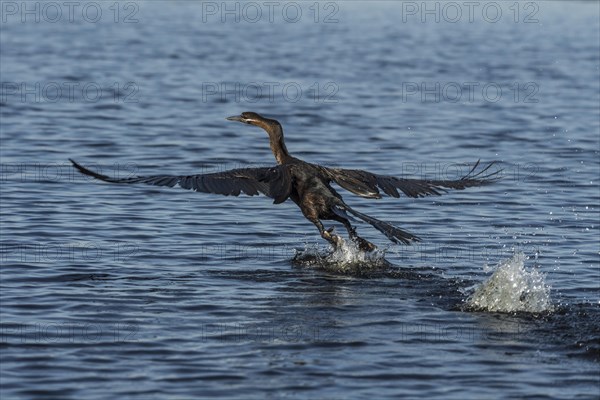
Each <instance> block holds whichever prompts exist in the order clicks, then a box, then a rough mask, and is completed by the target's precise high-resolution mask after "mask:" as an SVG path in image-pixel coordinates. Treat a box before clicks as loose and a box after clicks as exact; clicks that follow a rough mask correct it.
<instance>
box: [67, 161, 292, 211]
mask: <svg viewBox="0 0 600 400" xmlns="http://www.w3.org/2000/svg"><path fill="white" fill-rule="evenodd" d="M69 161H71V162H72V163H73V166H74V167H75V168H77V170H79V172H81V173H82V174H84V175H89V176H92V177H94V178H96V179H99V180H101V181H104V182H110V183H145V184H148V185H155V186H168V187H174V186H179V187H181V188H183V189H189V190H194V191H196V192H204V193H215V194H222V195H225V196H239V195H240V194H242V193H244V194H246V195H249V196H255V195H258V194H260V193H262V194H264V195H266V196H269V197H271V198H273V199H275V202H279V203H281V202H283V201H285V200H286V199H287V197H288V196H289V192H290V190H291V189H290V188H291V186H292V185H291V177H290V174H289V171H288V170H287V168H283V167H284V166H281V165H279V166H275V167H265V168H239V169H232V170H229V171H222V172H216V173H211V174H198V175H152V176H136V177H131V178H111V177H110V176H107V175H102V174H99V173H97V172H94V171H92V170H90V169H87V168H85V167H84V166H82V165H80V164H78V163H76V162H75V161H73V160H71V159H70V160H69Z"/></svg>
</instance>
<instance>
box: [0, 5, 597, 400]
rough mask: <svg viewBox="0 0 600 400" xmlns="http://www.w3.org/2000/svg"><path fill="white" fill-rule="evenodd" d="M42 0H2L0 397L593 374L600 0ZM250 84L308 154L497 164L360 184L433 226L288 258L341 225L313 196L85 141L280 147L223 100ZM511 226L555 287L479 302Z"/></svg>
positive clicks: (241, 100)
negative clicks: (373, 267) (186, 184)
mask: <svg viewBox="0 0 600 400" xmlns="http://www.w3.org/2000/svg"><path fill="white" fill-rule="evenodd" d="M24 4H25V3H21V2H2V4H1V5H2V26H1V36H0V44H1V57H2V58H1V64H0V70H1V81H2V93H1V95H2V98H1V99H0V115H1V126H0V131H1V139H2V146H1V150H0V156H1V164H2V176H1V205H2V208H1V213H2V224H1V236H2V237H1V246H2V247H1V249H0V250H1V252H0V256H1V257H2V259H1V261H2V268H1V275H0V284H1V291H2V304H1V309H0V311H1V314H0V320H1V321H0V322H1V340H0V349H1V351H2V356H1V361H2V362H1V364H0V373H1V376H0V383H1V387H0V392H1V395H2V398H3V399H8V398H73V399H82V398H86V399H100V398H132V399H151V398H208V397H214V396H217V395H218V396H224V397H228V398H240V399H248V398H283V397H287V398H339V399H341V398H344V399H347V398H357V399H358V398H366V397H367V396H371V397H372V398H398V397H401V396H405V397H410V398H414V397H417V396H418V397H422V398H472V399H481V398H500V397H502V398H523V397H526V396H530V397H531V398H597V396H598V393H599V374H598V372H599V364H598V362H599V358H600V328H599V326H600V310H599V308H600V303H599V301H600V300H599V297H600V296H599V294H600V289H599V280H600V275H599V253H598V245H599V227H598V226H599V224H600V221H599V212H598V204H599V200H600V192H599V186H598V179H599V174H600V163H599V157H598V151H599V130H600V127H599V112H598V107H599V101H600V99H599V93H600V88H599V78H598V74H599V69H600V63H599V61H598V54H599V51H600V45H599V43H598V35H599V31H600V30H599V5H598V3H596V2H569V3H566V2H564V3H563V2H545V1H543V2H529V3H518V4H517V3H514V4H513V3H512V2H501V3H494V4H496V6H494V5H493V4H492V6H490V5H489V3H485V2H483V3H477V6H476V7H475V8H474V9H473V13H472V14H470V13H469V9H468V8H467V7H466V6H462V7H461V8H459V9H458V12H459V13H458V14H457V13H456V11H457V10H456V7H455V9H453V8H452V7H454V6H448V3H436V2H430V3H428V5H429V6H428V7H430V8H429V9H431V10H433V11H432V12H433V14H431V13H427V12H426V10H424V9H422V7H423V3H421V2H391V1H389V2H329V3H326V2H322V3H313V2H302V3H293V5H290V3H280V4H279V5H278V6H277V8H275V9H274V10H273V13H272V14H269V9H268V8H267V6H264V5H262V6H261V4H262V3H233V2H230V3H227V5H225V4H224V3H221V2H175V1H172V2H171V1H170V2H166V1H151V2H150V1H148V2H135V3H134V2H130V3H127V2H117V3H113V2H98V3H94V4H95V5H94V4H92V5H90V4H91V3H88V2H83V3H81V5H80V6H79V7H80V8H76V9H75V10H74V12H73V15H72V18H71V19H72V21H71V20H70V14H69V10H68V8H67V6H65V5H61V4H62V3H60V2H58V3H45V2H42V3H36V2H30V3H27V4H26V5H24ZM36 4H37V5H36ZM56 4H58V8H57V6H56ZM236 4H237V5H236ZM249 4H250V5H249ZM256 4H258V7H260V11H261V13H262V14H256V11H257V10H259V9H257V8H256ZM453 4H459V5H460V4H461V3H453ZM515 4H517V6H515ZM22 7H29V8H28V10H29V11H30V13H29V14H28V13H27V10H23V9H22ZM36 7H37V8H36ZM53 7H54V8H53ZM224 7H228V8H227V10H233V12H232V13H230V14H228V13H227V12H225V11H226V10H225V9H224ZM236 7H237V8H236ZM252 7H254V9H253V8H252ZM286 7H287V8H286ZM490 7H492V8H490ZM494 7H496V8H499V11H500V12H501V15H499V17H497V14H495V12H496V11H498V10H497V9H495V8H494ZM98 8H99V10H100V11H101V12H102V14H101V15H99V14H95V12H97V11H98V10H97V9H98ZM298 9H299V10H300V11H301V13H302V14H301V15H300V14H297V12H298ZM31 10H33V11H31ZM36 10H37V11H36ZM56 10H58V11H62V14H61V16H60V18H58V21H57V22H51V21H52V20H54V19H57V17H58V14H56ZM83 10H85V12H84V13H83V14H82V11H83ZM236 10H238V11H236ZM284 10H285V11H284ZM317 10H318V14H317ZM436 10H437V11H436ZM483 10H485V12H484V11H483ZM117 11H118V14H117ZM36 13H37V15H36ZM36 17H38V18H39V22H38V23H36V22H35V18H36ZM235 17H238V18H239V22H236V21H235V20H234V18H235ZM257 17H258V19H257ZM436 17H438V18H439V22H436V20H435V18H436ZM222 18H224V19H225V21H224V22H223V21H222ZM270 18H271V21H270V20H269V19H270ZM96 19H97V21H95V20H96ZM296 19H297V20H298V21H297V22H295V23H294V22H293V21H294V20H296ZM469 19H471V20H472V21H470V20H469ZM496 19H498V21H497V22H493V21H495V20H496ZM253 20H256V21H255V22H252V21H253ZM454 20H456V22H450V21H454ZM115 21H116V22H115ZM59 89H60V90H59ZM247 110H252V111H258V112H261V113H263V114H265V115H267V116H271V117H275V118H277V119H279V120H280V121H281V122H282V124H283V126H284V130H285V132H286V134H287V144H288V148H289V150H290V151H291V152H292V153H293V154H294V155H296V156H298V157H302V158H304V159H306V160H308V161H313V162H319V163H322V164H326V165H331V166H345V167H353V168H354V167H356V168H364V169H367V170H371V171H374V172H379V173H384V174H395V175H407V176H408V175H410V176H416V177H427V178H440V177H443V178H449V179H455V178H458V177H460V176H461V174H462V173H465V172H467V170H468V167H467V165H466V164H463V163H465V162H469V163H473V162H475V161H476V160H477V159H479V158H481V159H482V160H483V161H486V162H488V161H492V160H497V161H499V164H498V166H499V168H503V171H502V175H503V180H502V181H501V182H499V183H498V184H496V185H493V186H489V187H485V188H481V189H470V190H467V191H463V192H453V193H450V194H448V195H445V196H443V197H436V198H426V199H406V198H401V199H382V200H379V201H372V200H369V201H367V200H364V199H358V198H353V197H352V196H351V195H350V194H345V198H346V200H347V201H348V202H349V203H350V204H351V205H353V206H355V207H356V208H357V209H359V210H361V211H363V212H366V213H369V214H371V215H374V216H376V217H378V218H381V219H384V220H387V221H390V222H392V223H394V224H396V225H398V226H401V227H403V228H405V229H407V230H410V231H412V232H415V233H416V234H418V235H420V236H421V237H422V238H423V239H424V241H423V243H422V244H421V245H419V246H413V247H402V246H390V247H389V248H388V249H387V255H386V258H387V260H388V261H389V262H390V263H392V264H393V265H394V266H393V268H392V269H391V270H388V271H382V272H379V273H371V274H362V275H352V274H343V273H335V272H331V271H322V270H319V269H315V268H310V267H299V266H297V265H295V264H293V263H292V258H293V257H294V249H296V248H299V249H304V248H305V246H308V247H310V246H314V245H319V246H321V248H322V251H325V250H326V246H325V245H324V244H323V243H322V242H321V239H320V237H319V236H318V234H317V231H316V229H314V227H313V226H312V225H311V224H310V223H308V222H307V221H306V220H304V218H303V217H302V215H301V214H300V212H299V211H298V210H297V208H296V207H295V206H294V205H293V204H292V203H284V204H281V205H278V206H273V205H272V204H271V202H270V201H269V200H268V199H265V198H261V197H253V198H225V197H219V196H211V195H205V194H198V193H192V192H187V191H183V190H176V189H164V188H154V187H134V186H128V187H122V186H116V185H109V184H103V183H98V182H92V181H90V180H88V179H85V178H84V177H82V176H79V175H77V174H75V173H74V172H73V171H72V170H71V168H70V167H69V165H68V162H67V159H68V158H69V157H70V158H75V159H77V160H79V161H81V162H83V163H85V164H86V165H90V166H91V165H95V166H96V167H97V168H102V171H103V172H105V173H108V174H111V175H114V174H125V175H127V174H131V173H135V174H153V173H200V172H214V171H218V170H222V169H229V168H236V167H240V166H246V165H257V164H258V165H264V164H271V163H272V162H273V158H272V155H271V153H270V151H269V149H268V142H267V138H266V135H265V134H264V132H262V131H260V130H258V129H256V128H253V127H249V126H242V125H239V124H235V123H232V122H228V121H225V119H224V118H225V117H226V116H229V115H233V114H238V113H240V112H242V111H247ZM338 229H339V228H338ZM358 229H359V232H360V233H362V234H363V235H364V236H365V237H367V238H369V240H371V241H374V242H375V243H377V244H378V245H379V246H380V247H382V248H384V247H385V246H387V245H388V243H387V242H386V239H385V238H384V237H383V236H382V235H380V234H379V232H377V231H375V230H373V229H372V228H371V227H369V226H365V225H360V226H359V227H358ZM515 251H523V252H524V253H525V255H527V256H529V257H530V259H529V260H527V261H526V267H527V268H537V269H538V270H539V271H541V272H542V273H544V274H546V281H547V283H548V284H550V285H551V287H552V289H551V297H552V302H553V303H554V305H555V311H554V312H550V313H544V314H543V315H532V314H528V313H518V314H516V315H515V314H502V313H489V312H469V311H467V310H465V309H464V307H463V305H464V302H465V300H466V298H467V297H468V294H469V293H470V290H472V289H471V288H472V286H473V285H475V284H477V283H479V282H482V281H484V280H485V279H486V277H487V276H489V274H490V272H489V271H487V270H486V269H485V268H484V266H485V265H486V264H489V265H494V264H496V263H498V262H500V261H502V260H503V259H506V258H510V257H511V256H512V254H513V253H514V252H515ZM536 256H537V259H536Z"/></svg>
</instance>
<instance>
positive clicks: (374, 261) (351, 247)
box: [294, 237, 390, 273]
mask: <svg viewBox="0 0 600 400" xmlns="http://www.w3.org/2000/svg"><path fill="white" fill-rule="evenodd" d="M294 261H295V262H296V263H298V264H301V265H304V266H313V267H318V268H322V269H326V270H329V271H332V272H341V273H359V272H365V271H368V270H374V269H381V268H384V267H388V266H389V265H390V264H389V263H388V261H387V260H386V259H385V251H384V250H379V249H375V250H373V251H369V252H365V251H363V250H361V249H359V248H358V246H357V245H356V243H354V242H353V241H346V240H344V239H343V238H341V237H338V245H337V246H336V248H335V249H333V250H332V251H330V252H328V253H325V254H323V253H321V252H320V251H319V249H318V247H316V246H313V247H310V246H306V248H305V249H304V250H296V255H295V256H294Z"/></svg>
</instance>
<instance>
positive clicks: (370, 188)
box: [70, 112, 500, 251]
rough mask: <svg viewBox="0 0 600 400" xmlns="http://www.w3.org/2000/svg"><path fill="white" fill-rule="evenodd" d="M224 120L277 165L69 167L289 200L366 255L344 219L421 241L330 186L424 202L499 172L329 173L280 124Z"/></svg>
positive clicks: (367, 245)
mask: <svg viewBox="0 0 600 400" xmlns="http://www.w3.org/2000/svg"><path fill="white" fill-rule="evenodd" d="M227 119H228V120H230V121H239V122H243V123H245V124H250V125H256V126H258V127H261V128H262V129H264V130H265V131H266V132H267V134H268V135H269V141H270V144H271V150H272V151H273V154H274V155H275V159H276V160H277V164H278V165H277V166H273V167H265V168H240V169H233V170H230V171H224V172H218V173H212V174H199V175H187V176H183V175H181V176H173V175H153V176H145V177H144V176H140V177H134V178H124V179H123V178H122V179H116V178H111V177H109V176H106V175H102V174H98V173H96V172H94V171H91V170H89V169H87V168H85V167H83V166H81V165H79V164H78V163H76V162H75V161H73V160H70V161H71V162H72V163H73V165H74V166H75V168H77V169H78V170H79V171H80V172H81V173H83V174H85V175H89V176H93V177H94V178H97V179H100V180H102V181H105V182H111V183H146V184H149V185H157V186H169V187H173V186H176V185H179V186H180V187H182V188H184V189H191V190H195V191H197V192H205V193H216V194H222V195H225V196H238V195H240V194H241V193H245V194H247V195H250V196H254V195H257V194H259V193H262V194H264V195H267V196H269V197H271V198H273V200H274V201H273V203H274V204H279V203H283V202H284V201H286V200H287V199H288V198H289V199H292V201H293V202H294V203H296V204H297V205H298V207H300V210H301V211H302V214H303V215H304V217H305V218H306V219H308V220H309V221H310V222H312V223H313V224H315V225H316V227H317V229H319V232H320V234H321V236H322V237H323V238H324V239H325V240H327V241H329V242H330V243H331V244H332V245H333V246H336V245H337V244H338V243H339V237H338V236H336V235H334V234H333V228H330V229H328V230H326V229H325V228H324V227H323V223H322V222H321V220H333V221H337V222H341V223H342V224H343V225H344V227H345V228H346V229H347V230H348V234H349V235H350V238H351V239H352V240H353V241H354V242H356V243H357V244H358V246H359V247H360V248H361V249H362V250H365V251H371V250H373V249H375V245H374V244H372V243H371V242H369V241H367V240H365V239H363V238H361V237H359V236H358V235H357V234H356V229H355V228H353V227H352V225H351V224H350V217H349V215H348V213H349V214H351V215H353V216H355V217H357V218H360V219H361V220H363V221H365V222H368V223H369V224H371V225H372V226H373V227H375V228H376V229H377V230H379V231H380V232H382V233H383V234H384V235H386V236H387V237H388V239H390V240H391V241H392V242H394V243H399V242H401V243H404V244H410V243H411V242H418V241H420V240H421V239H420V238H419V237H417V236H415V235H413V234H412V233H409V232H406V231H404V230H402V229H399V228H397V227H395V226H392V225H390V224H388V223H387V222H383V221H380V220H378V219H375V218H373V217H370V216H368V215H365V214H363V213H360V212H358V211H356V210H354V209H352V208H351V207H350V206H348V205H347V204H346V203H344V200H343V199H342V196H341V195H340V194H339V193H338V192H337V191H336V190H335V189H334V188H333V187H332V186H331V183H332V182H335V183H336V184H338V185H339V186H341V187H342V188H344V189H346V190H348V191H350V192H352V193H354V194H356V195H358V196H361V197H366V198H370V199H378V198H381V193H380V190H382V191H383V192H384V193H385V194H386V195H388V196H392V197H400V193H399V192H398V190H400V191H401V192H402V193H404V194H405V195H406V196H409V197H424V196H428V195H440V194H442V193H445V192H446V190H445V189H446V188H448V189H459V190H461V189H465V188H468V187H472V186H483V185H487V184H490V183H492V182H494V181H496V180H497V179H498V172H500V171H496V172H487V171H488V170H489V169H490V167H491V166H492V165H493V163H490V164H488V165H487V166H486V167H485V168H483V169H482V170H481V171H479V172H477V173H475V170H476V168H477V166H478V165H479V161H478V162H477V163H476V164H475V166H474V167H473V168H472V169H471V171H470V172H469V173H468V174H467V175H465V176H464V177H462V178H461V179H458V180H422V179H405V178H396V177H394V176H386V175H377V174H373V173H371V172H367V171H362V170H357V169H341V168H328V167H323V166H320V165H317V164H311V163H307V162H305V161H302V160H300V159H298V158H296V157H293V156H291V155H290V153H289V152H288V150H287V148H286V146H285V142H284V139H283V129H282V128H281V124H280V123H279V122H277V121H276V120H274V119H268V118H264V117H262V116H260V115H258V114H257V113H254V112H244V113H242V114H241V115H239V116H234V117H229V118H227Z"/></svg>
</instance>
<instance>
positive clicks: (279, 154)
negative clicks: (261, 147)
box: [270, 135, 290, 164]
mask: <svg viewBox="0 0 600 400" xmlns="http://www.w3.org/2000/svg"><path fill="white" fill-rule="evenodd" d="M270 142H271V151H272V152H273V155H274V156H275V159H276V160H277V164H283V163H284V162H285V161H286V160H287V159H288V158H290V153H288V150H287V148H286V147H285V142H284V141H283V135H281V136H279V137H278V138H270Z"/></svg>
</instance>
